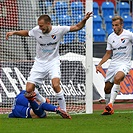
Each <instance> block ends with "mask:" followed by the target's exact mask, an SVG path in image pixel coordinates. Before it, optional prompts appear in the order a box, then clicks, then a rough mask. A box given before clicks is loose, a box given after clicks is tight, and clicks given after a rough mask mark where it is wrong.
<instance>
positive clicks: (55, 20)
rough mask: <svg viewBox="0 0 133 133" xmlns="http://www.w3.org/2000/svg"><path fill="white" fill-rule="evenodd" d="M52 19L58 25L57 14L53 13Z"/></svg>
mask: <svg viewBox="0 0 133 133" xmlns="http://www.w3.org/2000/svg"><path fill="white" fill-rule="evenodd" d="M50 17H51V21H52V24H53V25H58V21H57V17H56V16H55V15H51V16H50Z"/></svg>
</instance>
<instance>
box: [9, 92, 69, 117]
mask: <svg viewBox="0 0 133 133" xmlns="http://www.w3.org/2000/svg"><path fill="white" fill-rule="evenodd" d="M25 92H26V91H25V90H22V91H21V92H20V93H19V94H18V95H17V96H16V97H15V99H14V104H13V108H12V112H11V113H10V114H9V118H45V117H46V112H45V111H51V112H56V114H59V115H61V116H62V117H63V118H68V119H71V117H70V115H69V114H67V113H66V112H65V111H63V110H61V109H60V107H56V106H54V105H52V104H50V103H48V102H47V100H46V102H40V101H38V99H36V98H35V96H36V93H35V92H32V96H33V97H32V98H29V99H27V98H25V96H24V94H25Z"/></svg>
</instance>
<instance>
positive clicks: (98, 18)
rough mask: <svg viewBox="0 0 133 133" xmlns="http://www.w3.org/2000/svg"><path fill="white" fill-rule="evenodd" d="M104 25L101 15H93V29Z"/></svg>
mask: <svg viewBox="0 0 133 133" xmlns="http://www.w3.org/2000/svg"><path fill="white" fill-rule="evenodd" d="M101 27H102V18H101V16H100V15H94V16H93V29H98V28H101Z"/></svg>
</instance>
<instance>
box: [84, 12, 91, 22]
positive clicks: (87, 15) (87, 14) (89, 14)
mask: <svg viewBox="0 0 133 133" xmlns="http://www.w3.org/2000/svg"><path fill="white" fill-rule="evenodd" d="M92 16H93V12H87V13H86V15H85V19H86V20H88V19H89V18H90V17H92Z"/></svg>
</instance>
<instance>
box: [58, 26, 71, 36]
mask: <svg viewBox="0 0 133 133" xmlns="http://www.w3.org/2000/svg"><path fill="white" fill-rule="evenodd" d="M60 31H61V33H62V35H65V34H66V33H67V32H69V31H70V26H60Z"/></svg>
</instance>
